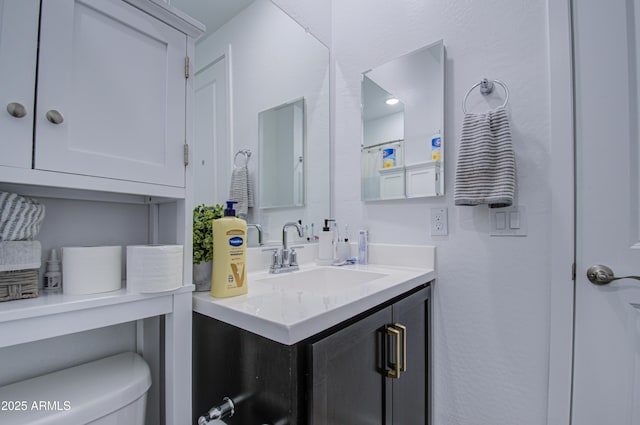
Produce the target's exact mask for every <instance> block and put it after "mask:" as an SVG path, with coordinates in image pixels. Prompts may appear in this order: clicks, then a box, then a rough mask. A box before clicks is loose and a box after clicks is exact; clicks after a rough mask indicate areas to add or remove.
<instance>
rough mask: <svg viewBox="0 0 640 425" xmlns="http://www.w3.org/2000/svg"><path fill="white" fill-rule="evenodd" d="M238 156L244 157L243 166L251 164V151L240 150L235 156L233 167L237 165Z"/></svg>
mask: <svg viewBox="0 0 640 425" xmlns="http://www.w3.org/2000/svg"><path fill="white" fill-rule="evenodd" d="M238 155H242V156H244V164H242V166H245V165H247V164H248V163H249V158H251V149H240V150H239V151H238V152H236V154H235V155H234V156H233V165H237V161H238Z"/></svg>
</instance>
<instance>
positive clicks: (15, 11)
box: [0, 0, 40, 168]
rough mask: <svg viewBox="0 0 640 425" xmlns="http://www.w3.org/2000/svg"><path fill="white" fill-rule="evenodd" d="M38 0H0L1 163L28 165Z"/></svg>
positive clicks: (30, 146) (36, 42) (29, 166)
mask: <svg viewBox="0 0 640 425" xmlns="http://www.w3.org/2000/svg"><path fill="white" fill-rule="evenodd" d="M39 3H40V2H39V0H0V165H9V166H13V167H23V168H31V152H32V143H33V142H32V141H33V97H34V94H35V81H36V79H35V76H36V55H37V51H38V50H37V47H38V10H39V7H40V4H39Z"/></svg>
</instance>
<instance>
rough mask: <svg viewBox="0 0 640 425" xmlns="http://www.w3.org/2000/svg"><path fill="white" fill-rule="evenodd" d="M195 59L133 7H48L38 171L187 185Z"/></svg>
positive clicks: (76, 2) (179, 36) (50, 1)
mask: <svg viewBox="0 0 640 425" xmlns="http://www.w3.org/2000/svg"><path fill="white" fill-rule="evenodd" d="M186 52H187V36H186V35H185V34H184V33H181V32H180V31H178V30H176V29H174V28H172V27H170V26H168V25H166V24H164V23H162V22H160V21H158V20H156V19H154V18H151V17H150V16H149V15H147V14H145V13H144V12H142V11H140V10H139V9H137V8H135V7H133V6H131V5H129V4H126V3H124V2H116V1H112V0H43V2H42V18H41V29H40V53H39V63H38V92H37V108H36V109H37V111H36V119H35V134H36V137H35V141H36V142H35V156H34V158H35V164H34V165H35V168H36V169H39V170H49V171H59V172H65V173H72V174H80V175H86V176H98V177H107V178H116V179H121V180H131V181H136V182H145V183H153V184H161V185H167V186H176V187H184V185H185V164H184V143H185V90H186V77H185V57H186V54H187V53H186Z"/></svg>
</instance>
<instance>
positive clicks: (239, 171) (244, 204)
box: [229, 165, 253, 218]
mask: <svg viewBox="0 0 640 425" xmlns="http://www.w3.org/2000/svg"><path fill="white" fill-rule="evenodd" d="M229 200H230V201H236V202H237V204H236V212H237V214H238V216H239V217H244V218H246V217H247V214H248V213H249V208H252V207H253V182H252V181H251V179H250V177H249V168H248V167H247V166H246V165H242V166H240V167H235V168H234V169H233V173H232V174H231V189H230V190H229Z"/></svg>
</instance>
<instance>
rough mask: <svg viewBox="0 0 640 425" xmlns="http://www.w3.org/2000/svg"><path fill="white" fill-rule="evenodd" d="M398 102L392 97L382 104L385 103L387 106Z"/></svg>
mask: <svg viewBox="0 0 640 425" xmlns="http://www.w3.org/2000/svg"><path fill="white" fill-rule="evenodd" d="M398 102H400V101H399V100H398V99H396V98H395V97H392V98H390V99H387V100H385V101H384V103H386V104H387V105H395V104H396V103H398Z"/></svg>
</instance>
